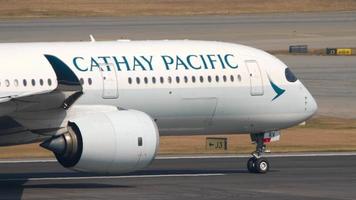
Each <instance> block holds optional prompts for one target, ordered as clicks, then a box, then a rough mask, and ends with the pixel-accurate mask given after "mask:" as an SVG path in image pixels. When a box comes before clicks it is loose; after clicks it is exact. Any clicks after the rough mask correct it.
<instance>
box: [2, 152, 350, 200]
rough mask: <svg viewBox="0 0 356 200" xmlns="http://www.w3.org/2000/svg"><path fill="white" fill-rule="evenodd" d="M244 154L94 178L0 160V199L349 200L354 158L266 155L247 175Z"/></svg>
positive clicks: (56, 166) (171, 162) (41, 165)
mask: <svg viewBox="0 0 356 200" xmlns="http://www.w3.org/2000/svg"><path fill="white" fill-rule="evenodd" d="M246 160H247V158H205V159H202V158H200V159H164V160H156V161H154V162H153V164H152V165H151V166H150V167H149V168H147V169H145V170H142V171H138V172H136V173H131V174H126V175H116V176H100V175H93V174H82V173H76V172H71V171H69V170H67V169H64V168H62V167H61V166H59V164H57V163H56V162H33V163H0V171H1V174H0V199H260V198H261V199H266V200H268V199H289V200H291V199H323V200H325V199H355V197H356V190H355V186H356V168H355V166H356V156H308V157H273V158H269V160H270V162H271V164H272V170H271V171H270V172H269V173H268V174H250V173H248V172H247V170H246V169H245V162H246Z"/></svg>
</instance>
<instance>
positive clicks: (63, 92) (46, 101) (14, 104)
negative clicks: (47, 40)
mask: <svg viewBox="0 0 356 200" xmlns="http://www.w3.org/2000/svg"><path fill="white" fill-rule="evenodd" d="M45 57H46V59H47V60H48V62H49V63H50V65H51V66H52V68H53V70H54V72H55V74H56V80H57V83H54V84H53V87H51V88H41V90H36V91H31V92H28V91H27V92H17V91H11V92H10V93H5V94H4V93H2V94H0V110H1V108H3V109H2V111H0V116H4V115H6V114H10V113H11V112H13V111H27V112H28V111H41V110H46V109H56V108H58V109H68V108H69V107H70V106H71V105H72V104H73V103H74V102H75V101H76V100H77V99H78V98H79V97H80V96H81V95H82V94H83V87H82V85H81V83H80V81H79V79H78V77H77V76H76V75H75V74H74V72H73V71H72V70H71V69H70V68H69V67H68V66H67V65H66V64H65V63H63V62H62V61H61V60H60V59H58V58H57V57H55V56H52V55H45Z"/></svg>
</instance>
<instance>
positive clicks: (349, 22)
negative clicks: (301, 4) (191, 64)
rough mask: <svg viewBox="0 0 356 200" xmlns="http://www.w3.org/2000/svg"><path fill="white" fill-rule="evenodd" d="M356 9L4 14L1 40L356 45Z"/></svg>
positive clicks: (273, 46) (277, 46)
mask: <svg viewBox="0 0 356 200" xmlns="http://www.w3.org/2000/svg"><path fill="white" fill-rule="evenodd" d="M355 33H356V12H329V13H299V14H298V13H289V14H263V15H239V16H192V17H179V16H178V17H177V16H174V17H167V16H144V17H114V18H62V19H58V18H57V19H28V20H0V42H44V41H78V40H89V34H93V35H94V36H95V37H96V39H97V40H116V39H121V38H124V39H133V40H147V39H196V40H218V41H227V42H235V43H242V44H246V45H250V46H254V47H257V48H262V49H265V50H275V49H277V50H280V49H288V45H290V44H308V45H309V46H310V47H312V48H324V47H333V46H353V47H356V34H355Z"/></svg>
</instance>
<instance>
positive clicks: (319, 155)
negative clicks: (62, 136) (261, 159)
mask: <svg viewBox="0 0 356 200" xmlns="http://www.w3.org/2000/svg"><path fill="white" fill-rule="evenodd" d="M321 156H356V152H330V153H281V154H278V153H276V154H268V153H266V154H265V157H267V158H284V157H321ZM249 157H251V155H250V154H244V155H181V156H157V157H156V158H155V159H156V160H178V159H219V158H222V159H223V158H249ZM52 162H57V160H55V159H35V160H32V159H28V160H0V164H16V163H52Z"/></svg>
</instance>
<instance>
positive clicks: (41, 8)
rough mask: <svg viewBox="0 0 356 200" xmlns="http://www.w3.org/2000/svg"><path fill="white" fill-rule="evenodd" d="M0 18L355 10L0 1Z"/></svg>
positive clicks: (341, 6)
mask: <svg viewBox="0 0 356 200" xmlns="http://www.w3.org/2000/svg"><path fill="white" fill-rule="evenodd" d="M0 5H1V6H0V18H34V17H35V18H38V17H77V16H83V17H87V16H148V15H172V16H177V15H237V14H244V13H276V12H277V13H283V12H325V11H353V10H356V1H355V0H342V1H337V0H145V1H142V0H76V1H72V0H61V1H57V0H0Z"/></svg>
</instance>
